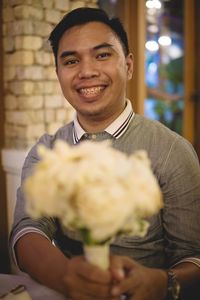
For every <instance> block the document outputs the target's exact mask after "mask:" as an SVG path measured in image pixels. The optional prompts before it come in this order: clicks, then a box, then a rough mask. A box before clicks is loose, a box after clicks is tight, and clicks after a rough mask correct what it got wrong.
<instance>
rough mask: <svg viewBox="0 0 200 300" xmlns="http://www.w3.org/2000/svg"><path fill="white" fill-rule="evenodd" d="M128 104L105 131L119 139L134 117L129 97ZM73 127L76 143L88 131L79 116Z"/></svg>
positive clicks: (75, 119)
mask: <svg viewBox="0 0 200 300" xmlns="http://www.w3.org/2000/svg"><path fill="white" fill-rule="evenodd" d="M126 103H127V105H126V107H125V109H124V110H123V112H122V113H121V114H120V115H119V116H118V117H117V119H115V120H114V121H113V122H112V123H111V124H110V125H109V126H108V127H107V128H106V129H105V130H104V131H105V132H107V133H109V134H110V135H112V136H113V137H114V138H116V139H118V138H119V137H120V136H121V135H122V134H123V133H124V132H125V131H126V129H127V128H128V125H129V123H130V121H131V120H132V118H133V117H134V112H133V109H132V105H131V102H130V100H129V99H127V102H126ZM73 122H74V127H73V141H74V144H76V143H78V142H79V140H80V139H81V138H82V136H83V135H84V134H85V133H86V132H85V130H84V129H83V128H82V127H81V125H80V124H79V122H78V119H77V116H76V115H75V118H74V121H73Z"/></svg>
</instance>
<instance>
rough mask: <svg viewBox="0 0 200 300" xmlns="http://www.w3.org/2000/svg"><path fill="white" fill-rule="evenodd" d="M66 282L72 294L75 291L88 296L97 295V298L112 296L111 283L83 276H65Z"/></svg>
mask: <svg viewBox="0 0 200 300" xmlns="http://www.w3.org/2000/svg"><path fill="white" fill-rule="evenodd" d="M64 283H65V285H66V289H67V291H68V293H69V295H70V296H71V295H72V294H73V293H74V292H75V293H80V294H82V295H85V296H88V297H96V298H97V299H98V298H104V299H105V298H106V297H109V296H110V289H111V286H110V285H108V284H99V283H96V282H92V281H89V280H88V279H85V278H84V277H82V276H78V275H76V276H65V278H64ZM79 299H82V298H79Z"/></svg>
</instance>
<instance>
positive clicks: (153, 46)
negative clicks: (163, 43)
mask: <svg viewBox="0 0 200 300" xmlns="http://www.w3.org/2000/svg"><path fill="white" fill-rule="evenodd" d="M145 47H146V49H147V50H149V51H151V52H156V51H158V49H159V45H158V43H157V42H156V41H147V42H146V44H145Z"/></svg>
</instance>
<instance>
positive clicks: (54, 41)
mask: <svg viewBox="0 0 200 300" xmlns="http://www.w3.org/2000/svg"><path fill="white" fill-rule="evenodd" d="M89 22H101V23H104V24H106V25H107V26H109V27H110V28H111V29H112V31H113V32H114V33H115V34H116V36H117V37H118V39H119V41H120V43H121V45H122V48H123V51H124V54H125V56H127V55H128V53H129V46H128V39H127V34H126V31H125V30H124V27H123V25H122V23H121V21H120V20H119V19H118V18H109V16H108V15H107V14H106V12H105V11H104V10H102V9H99V8H90V7H80V8H77V9H74V10H72V11H71V12H69V13H68V14H66V15H65V16H64V17H63V18H62V19H61V21H60V22H59V23H58V24H57V25H56V26H55V28H54V29H53V31H52V32H51V34H50V36H49V41H50V44H51V47H52V50H53V54H54V57H55V62H56V65H57V53H58V44H59V40H60V38H61V37H62V35H63V34H64V32H65V31H66V30H68V29H70V28H71V27H74V26H77V25H82V24H86V23H89Z"/></svg>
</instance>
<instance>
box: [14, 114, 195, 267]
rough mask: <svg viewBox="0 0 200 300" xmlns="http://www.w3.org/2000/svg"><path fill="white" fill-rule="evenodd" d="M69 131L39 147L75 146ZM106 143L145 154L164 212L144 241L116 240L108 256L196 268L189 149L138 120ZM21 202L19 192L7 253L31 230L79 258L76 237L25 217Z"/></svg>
mask: <svg viewBox="0 0 200 300" xmlns="http://www.w3.org/2000/svg"><path fill="white" fill-rule="evenodd" d="M72 128H73V122H71V123H69V124H67V125H65V126H64V127H62V128H60V129H59V130H58V131H57V132H56V133H55V135H48V134H45V135H43V136H42V137H41V138H40V140H39V142H38V143H43V144H45V145H46V146H47V147H49V148H52V147H53V144H54V142H55V140H56V139H63V140H65V141H66V142H68V143H69V144H71V145H73V144H74V143H73V137H72ZM88 138H89V136H88ZM108 138H109V139H111V140H112V145H113V147H114V148H116V149H119V150H120V151H122V152H125V153H127V154H130V153H132V152H134V151H135V150H138V149H145V150H146V151H147V152H148V155H149V158H150V159H151V162H152V169H153V172H154V173H155V175H156V177H157V179H158V182H159V184H160V187H161V189H162V192H163V197H164V208H163V209H162V210H161V211H160V213H159V214H157V215H155V216H153V217H152V218H150V228H149V230H148V233H147V235H146V236H145V237H143V238H140V237H130V236H129V237H128V236H124V237H120V238H117V239H116V240H115V241H114V242H113V243H112V244H111V251H112V252H113V253H117V254H120V255H127V256H129V257H131V258H134V259H136V260H137V261H139V262H140V263H142V264H144V265H146V266H149V267H157V268H159V267H160V268H164V267H169V266H172V265H174V264H176V263H179V262H181V261H183V260H186V261H188V260H189V261H191V262H193V263H195V264H197V265H199V266H200V217H199V216H200V168H199V161H198V158H197V156H196V153H195V151H194V149H193V147H192V145H191V144H190V143H189V142H188V141H186V140H185V139H184V138H183V137H181V136H179V135H178V134H176V133H175V132H173V131H171V130H170V129H168V128H166V127H165V126H163V125H162V124H160V123H159V122H157V121H152V120H149V119H147V118H145V117H142V116H139V115H137V114H136V115H135V116H134V118H133V120H132V121H131V123H130V124H129V127H128V129H127V130H126V132H125V133H124V134H123V135H122V136H121V137H120V138H118V139H115V138H114V137H112V136H110V135H109V134H107V133H99V134H97V140H104V139H108ZM38 143H37V144H36V145H35V146H34V147H33V148H32V149H31V150H30V152H29V154H28V156H27V158H26V160H25V163H24V166H23V170H22V181H23V180H24V178H25V177H26V176H28V175H29V174H30V173H31V169H32V167H33V165H34V164H35V163H37V162H38V160H39V157H38V155H37V152H36V147H37V145H38ZM24 201H25V199H24V196H23V193H22V189H21V187H20V188H19V189H18V192H17V203H16V209H15V216H14V224H13V229H12V232H11V236H10V247H11V249H13V247H14V243H15V242H16V240H17V238H18V237H19V236H20V233H21V232H25V231H26V230H27V229H28V228H31V230H32V229H33V228H35V229H36V230H40V232H42V233H43V234H45V235H46V236H47V237H48V238H49V239H50V240H53V241H54V243H55V244H56V245H57V246H58V247H59V248H60V249H61V251H63V252H64V253H65V254H66V255H67V256H68V257H70V256H73V255H78V254H81V253H82V243H81V238H80V236H79V235H78V234H76V233H74V232H70V231H66V230H64V229H63V228H61V226H60V224H59V221H58V220H56V219H47V218H43V219H40V220H37V221H36V220H32V219H31V218H30V217H29V216H27V214H26V213H25V211H24ZM28 230H30V229H28Z"/></svg>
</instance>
